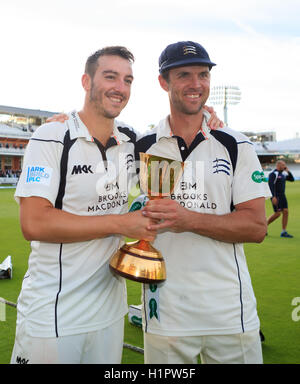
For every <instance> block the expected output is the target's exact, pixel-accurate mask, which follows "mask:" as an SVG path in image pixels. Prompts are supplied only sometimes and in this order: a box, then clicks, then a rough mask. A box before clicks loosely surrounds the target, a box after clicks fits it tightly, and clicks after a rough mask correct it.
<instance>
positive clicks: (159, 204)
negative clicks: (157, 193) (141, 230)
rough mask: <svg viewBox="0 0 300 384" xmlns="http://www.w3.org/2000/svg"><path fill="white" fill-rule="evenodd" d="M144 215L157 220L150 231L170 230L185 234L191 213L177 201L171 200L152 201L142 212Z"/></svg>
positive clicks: (150, 227)
mask: <svg viewBox="0 0 300 384" xmlns="http://www.w3.org/2000/svg"><path fill="white" fill-rule="evenodd" d="M142 213H143V215H144V216H146V217H149V218H151V219H154V220H157V221H158V223H157V224H155V223H153V224H151V225H150V226H149V229H150V230H154V231H156V230H159V229H163V228H168V229H170V230H172V231H173V232H183V231H184V230H185V228H186V224H187V223H188V214H189V211H188V210H187V209H186V208H184V207H182V206H181V205H180V204H179V203H178V202H177V201H175V200H171V199H167V198H166V199H159V200H150V201H149V202H148V203H147V204H146V206H145V207H144V208H143V211H142Z"/></svg>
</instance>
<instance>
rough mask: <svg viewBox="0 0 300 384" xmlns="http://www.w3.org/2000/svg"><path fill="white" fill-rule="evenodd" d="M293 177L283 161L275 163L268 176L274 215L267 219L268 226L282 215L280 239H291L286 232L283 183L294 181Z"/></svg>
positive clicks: (286, 207) (286, 206)
mask: <svg viewBox="0 0 300 384" xmlns="http://www.w3.org/2000/svg"><path fill="white" fill-rule="evenodd" d="M294 180H295V179H294V176H293V175H292V173H291V172H290V171H289V169H288V167H287V166H286V163H285V162H284V161H283V160H278V161H277V162H276V169H274V170H273V171H272V172H271V173H270V175H269V181H268V182H269V187H270V190H271V192H272V198H271V202H272V206H273V210H274V213H273V214H272V215H271V216H270V217H269V218H268V225H270V224H271V223H273V221H275V220H276V219H278V218H279V217H280V215H282V231H281V234H280V237H287V238H292V237H293V236H292V235H291V234H289V233H288V232H287V230H286V228H287V224H288V217H289V210H288V201H287V198H286V195H285V182H286V181H294Z"/></svg>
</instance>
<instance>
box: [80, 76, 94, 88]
mask: <svg viewBox="0 0 300 384" xmlns="http://www.w3.org/2000/svg"><path fill="white" fill-rule="evenodd" d="M81 84H82V86H83V89H84V90H85V91H86V92H87V91H89V90H90V89H91V84H92V80H91V77H90V75H88V74H87V73H84V74H83V75H82V77H81Z"/></svg>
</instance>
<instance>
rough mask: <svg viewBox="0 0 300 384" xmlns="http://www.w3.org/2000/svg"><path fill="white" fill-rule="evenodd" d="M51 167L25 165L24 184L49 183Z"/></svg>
mask: <svg viewBox="0 0 300 384" xmlns="http://www.w3.org/2000/svg"><path fill="white" fill-rule="evenodd" d="M52 171H53V169H52V168H50V167H41V166H33V165H30V166H28V167H27V173H26V184H43V185H50V181H51V177H52Z"/></svg>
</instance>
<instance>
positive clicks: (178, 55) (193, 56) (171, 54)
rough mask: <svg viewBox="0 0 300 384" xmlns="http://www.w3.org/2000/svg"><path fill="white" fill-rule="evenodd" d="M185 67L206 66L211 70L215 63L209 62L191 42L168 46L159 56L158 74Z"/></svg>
mask: <svg viewBox="0 0 300 384" xmlns="http://www.w3.org/2000/svg"><path fill="white" fill-rule="evenodd" d="M187 65H208V67H209V69H211V68H212V67H213V66H214V65H216V64H215V63H213V62H211V61H210V58H209V56H208V53H207V52H206V50H205V49H204V48H203V47H202V45H200V44H198V43H194V42H193V41H178V43H174V44H170V45H168V46H167V47H166V48H165V49H164V50H163V51H162V53H161V55H160V56H159V72H160V73H163V72H165V71H167V70H169V69H171V68H176V67H184V66H187Z"/></svg>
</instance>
